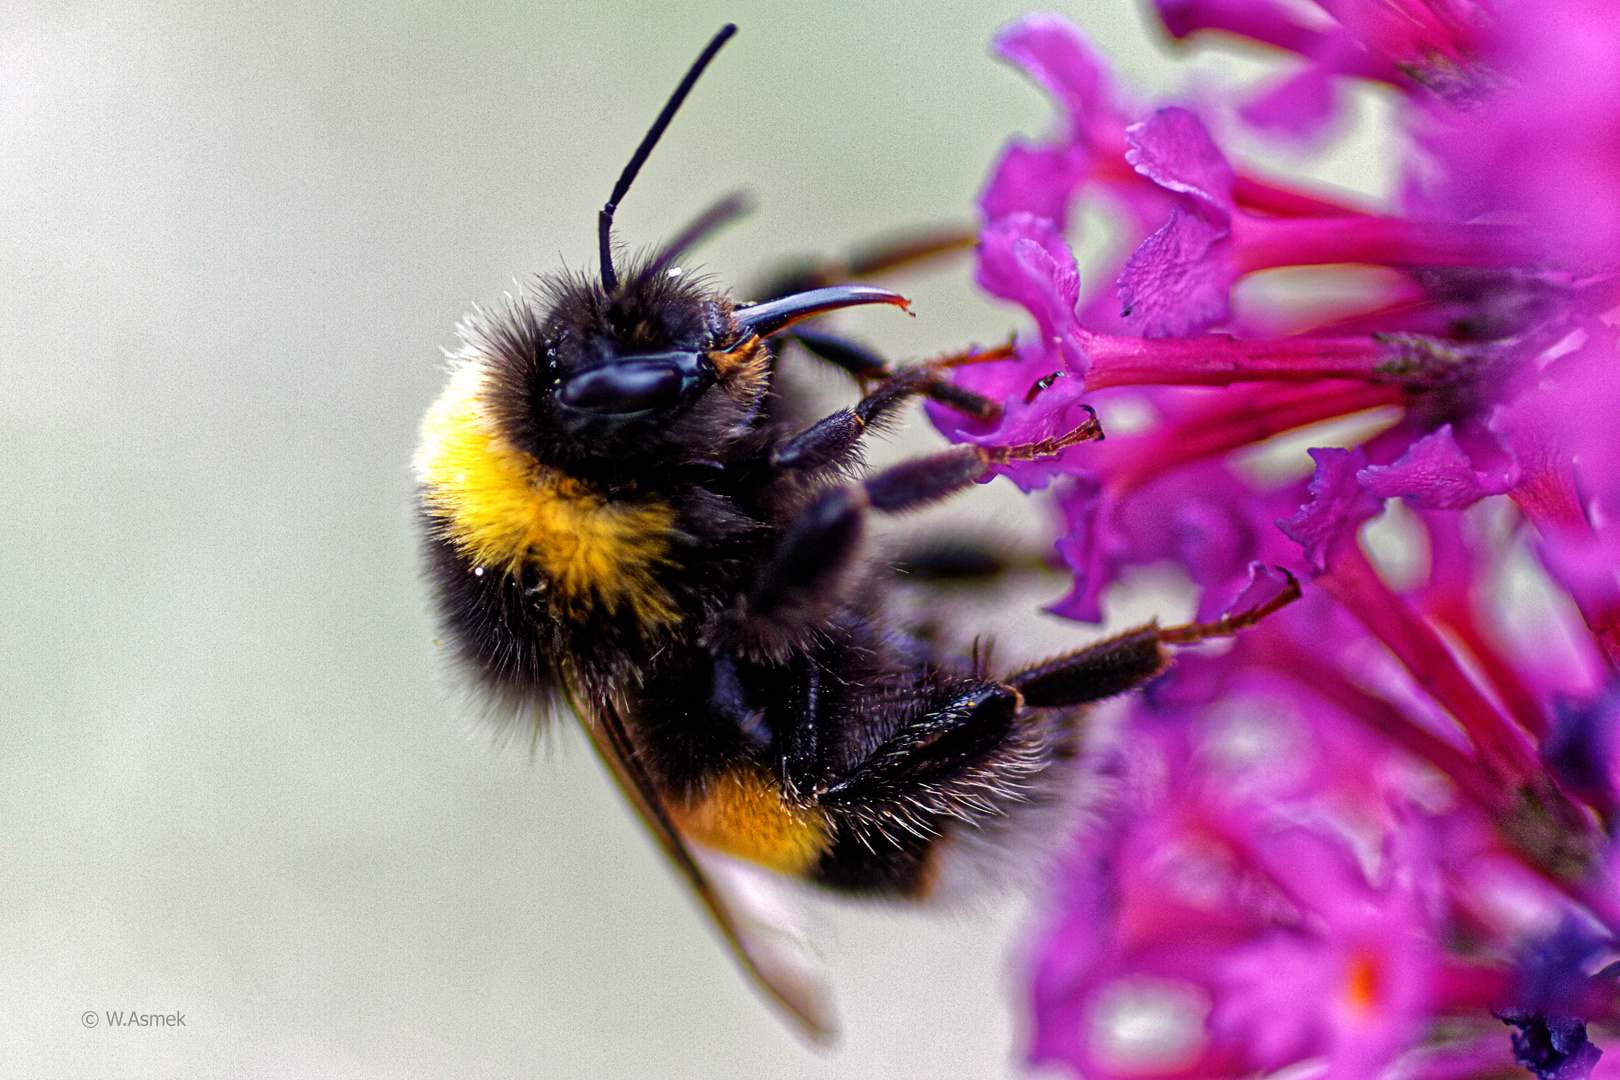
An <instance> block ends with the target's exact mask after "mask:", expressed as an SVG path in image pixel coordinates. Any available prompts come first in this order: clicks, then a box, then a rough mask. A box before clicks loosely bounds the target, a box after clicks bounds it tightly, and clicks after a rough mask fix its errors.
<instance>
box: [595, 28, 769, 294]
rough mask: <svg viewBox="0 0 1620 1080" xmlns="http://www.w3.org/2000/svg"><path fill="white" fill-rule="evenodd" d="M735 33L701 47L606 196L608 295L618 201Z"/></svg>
mask: <svg viewBox="0 0 1620 1080" xmlns="http://www.w3.org/2000/svg"><path fill="white" fill-rule="evenodd" d="M736 32H737V26H736V24H735V23H726V25H724V26H722V27H721V28H720V32H719V33H718V34H716V35H714V38H713V40H711V41H710V42H709V44H708V46H707V47H706V48H704V50H703V52H702V53H701V54H700V55H699V56H698V58H697V60H696V61H694V62H693V64H692V67H691V69H690V70H688V71H687V73H686V78H684V79H682V80H681V84H680V85H679V86H677V87H676V88H675V92H674V93H673V94H671V95H670V96H669V101H667V102H666V103H665V104H664V111H663V112H661V113H659V114H658V119H657V120H654V121H653V126H652V127H650V128H648V129H647V134H646V135H645V136H644V137H643V138H642V140H641V145H640V146H638V147H636V152H635V153H634V154H633V155H631V157H630V164H628V165H626V166H625V167H624V172H622V173H620V174H619V182H618V183H617V184H614V185H613V194H612V195H610V196H608V201H607V205H606V206H604V207H602V212H601V213H600V214H598V215H597V219H596V224H597V239H598V241H599V242H600V244H601V247H602V288H603V289H605V290H606V291H607V292H609V293H612V292H613V291H614V290H616V289H617V288H618V287H619V276H618V275H617V274H615V273H614V272H613V251H612V234H613V211H615V210H617V209H618V208H619V200H620V199H622V198H624V195H625V192H627V191H629V190H630V185H631V184H633V183H634V182H635V179H636V174H637V173H638V172H640V171H641V167H642V166H643V165H644V164H646V162H647V155H649V154H651V153H652V150H653V147H655V146H657V145H658V140H659V139H660V138H662V137H663V134H664V129H665V128H667V127H669V122H670V121H671V120H673V119H675V111H676V110H677V109H679V108H680V107H681V102H683V101H685V100H686V95H687V94H689V93H691V92H692V86H693V85H694V84H695V83H696V82H697V81H698V76H700V75H702V74H703V69H704V68H706V67H708V66H709V61H710V60H713V59H714V54H715V53H717V52H719V51H720V46H722V45H724V44H725V43H726V42H727V41H728V40H729V39H730V38H731V35H733V34H735V33H736Z"/></svg>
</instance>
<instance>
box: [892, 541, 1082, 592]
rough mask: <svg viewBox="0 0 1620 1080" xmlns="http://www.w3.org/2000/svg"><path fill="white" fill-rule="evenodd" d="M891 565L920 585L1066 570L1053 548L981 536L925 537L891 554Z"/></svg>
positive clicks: (984, 581) (975, 582)
mask: <svg viewBox="0 0 1620 1080" xmlns="http://www.w3.org/2000/svg"><path fill="white" fill-rule="evenodd" d="M888 561H889V567H890V569H892V570H893V571H894V573H895V574H897V575H899V576H900V577H901V578H902V579H903V580H904V581H905V582H906V583H909V584H918V585H981V584H991V583H994V582H996V581H999V580H1000V579H1002V578H1005V577H1007V576H1008V575H1011V574H1019V573H1044V572H1046V571H1055V570H1060V569H1062V564H1061V563H1058V562H1055V561H1054V557H1053V555H1052V553H1051V551H1050V549H1045V548H1014V547H1009V546H1008V545H1006V544H1001V543H997V542H996V541H994V540H990V539H988V538H986V537H980V536H954V535H942V536H924V537H919V538H915V539H912V540H908V541H907V542H906V543H905V545H904V546H902V547H901V548H899V549H898V550H896V551H894V552H893V554H891V555H890V556H889V560H888Z"/></svg>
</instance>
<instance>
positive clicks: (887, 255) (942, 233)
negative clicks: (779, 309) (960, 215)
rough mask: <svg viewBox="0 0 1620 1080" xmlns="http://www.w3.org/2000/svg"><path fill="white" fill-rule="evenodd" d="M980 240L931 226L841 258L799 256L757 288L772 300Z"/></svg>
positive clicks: (933, 256)
mask: <svg viewBox="0 0 1620 1080" xmlns="http://www.w3.org/2000/svg"><path fill="white" fill-rule="evenodd" d="M978 242H979V234H978V232H977V231H976V230H974V229H933V230H929V231H926V232H918V233H911V234H909V235H905V236H898V237H891V238H890V239H887V240H881V241H878V242H877V243H874V244H870V245H868V246H866V247H863V248H858V249H857V250H855V251H854V252H851V253H850V254H849V255H848V256H845V257H843V258H837V257H833V258H824V259H802V260H799V261H797V262H793V263H789V264H787V265H785V266H783V267H782V268H781V269H780V270H777V271H776V272H775V273H774V274H772V275H771V276H770V277H769V278H767V279H766V284H765V287H764V288H763V289H761V290H760V299H761V300H762V301H764V300H775V299H777V298H778V297H783V296H790V295H792V294H793V293H798V292H805V291H807V290H809V289H820V288H825V287H826V286H828V285H840V284H843V283H844V282H847V281H850V280H851V279H857V280H858V279H860V278H868V277H875V276H876V275H878V274H882V273H887V272H888V271H890V270H900V269H904V268H906V267H911V266H916V265H919V264H921V263H925V262H930V261H932V260H934V259H939V258H944V257H946V256H949V255H955V254H957V253H959V252H963V251H969V250H971V249H972V247H973V245H975V244H977V243H978Z"/></svg>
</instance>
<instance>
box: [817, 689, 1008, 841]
mask: <svg viewBox="0 0 1620 1080" xmlns="http://www.w3.org/2000/svg"><path fill="white" fill-rule="evenodd" d="M1017 716H1018V693H1017V691H1015V690H1013V689H1012V688H1011V687H1009V686H1001V685H997V684H995V683H987V684H983V685H978V686H974V687H973V688H972V689H971V690H968V691H966V692H964V693H962V694H961V695H960V696H958V697H957V698H956V699H954V700H953V701H951V702H949V703H948V704H946V705H944V706H942V707H940V708H937V709H933V710H930V711H928V712H925V713H923V714H921V715H920V716H917V717H914V718H913V719H912V720H911V721H910V722H909V723H907V724H906V725H905V726H904V727H902V728H901V729H900V730H899V731H898V732H896V733H895V734H894V735H892V736H891V737H890V738H889V739H888V740H886V741H885V742H884V743H883V744H882V745H880V746H878V747H877V748H876V749H875V750H873V751H872V753H871V754H870V755H869V756H868V757H867V758H866V759H865V760H864V761H862V762H861V763H860V764H859V765H857V766H856V767H855V768H854V769H852V770H851V771H850V772H849V773H847V774H846V775H844V776H842V777H840V778H838V779H837V780H836V781H834V782H832V783H827V784H825V785H823V786H822V787H821V788H820V790H818V791H816V792H815V794H816V798H817V802H819V803H821V804H822V805H823V806H829V807H847V806H855V805H858V804H862V803H884V802H890V803H892V802H908V801H909V802H912V803H915V804H917V805H919V806H926V805H928V804H929V803H932V802H938V805H937V806H931V807H930V809H931V810H934V811H936V812H938V811H943V810H945V809H947V808H948V804H947V803H945V802H943V801H939V800H940V798H941V795H942V793H941V792H939V791H938V788H940V786H941V785H944V786H946V787H950V786H951V785H952V783H953V782H954V781H960V780H961V778H962V777H963V775H964V772H965V771H968V770H971V769H972V768H974V767H976V766H979V765H981V764H982V763H983V762H985V761H986V759H988V758H990V757H991V756H992V755H993V753H994V751H995V750H996V749H997V748H998V747H1000V746H1001V745H1002V743H1003V742H1005V741H1006V738H1007V736H1008V734H1009V733H1010V732H1011V731H1012V728H1013V723H1014V721H1015V720H1016V719H1017ZM953 797H954V798H962V799H971V795H970V794H969V793H968V792H967V791H966V790H965V789H964V790H962V791H960V792H957V793H954V794H953V795H944V796H943V798H945V799H950V798H953ZM969 808H970V807H968V806H963V807H961V809H963V810H967V809H969ZM971 809H973V810H977V811H979V812H981V813H983V812H994V811H993V808H991V807H990V806H988V805H977V804H975V805H973V806H972V807H971Z"/></svg>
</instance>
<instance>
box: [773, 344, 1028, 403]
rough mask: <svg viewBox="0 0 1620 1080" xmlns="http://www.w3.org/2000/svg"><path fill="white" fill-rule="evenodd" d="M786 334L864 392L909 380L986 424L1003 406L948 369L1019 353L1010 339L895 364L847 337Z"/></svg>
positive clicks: (915, 387) (916, 388)
mask: <svg viewBox="0 0 1620 1080" xmlns="http://www.w3.org/2000/svg"><path fill="white" fill-rule="evenodd" d="M783 336H784V337H786V338H787V339H788V340H790V341H792V342H795V343H796V344H799V345H802V346H803V347H804V349H805V351H807V352H809V353H810V354H811V355H812V356H815V357H817V358H818V359H821V360H825V361H827V362H828V363H830V364H833V365H834V366H836V367H840V368H842V369H843V370H845V371H847V372H848V373H849V374H850V375H852V376H854V377H855V381H856V382H857V383H859V384H860V387H861V392H862V393H866V392H867V388H868V387H869V386H871V385H872V384H874V383H878V384H882V383H886V382H889V381H892V380H909V381H910V382H911V385H912V389H911V391H910V393H920V394H923V395H924V396H925V397H928V398H929V399H931V400H933V401H937V402H938V403H939V404H941V405H943V406H945V407H946V408H947V409H952V410H954V411H956V412H959V413H961V414H962V415H963V416H966V417H969V418H971V419H974V420H978V421H980V422H981V423H985V424H994V423H996V422H997V421H999V420H1000V419H1001V406H1000V405H999V404H998V403H996V402H994V401H991V400H989V399H988V398H985V397H982V396H981V395H979V394H975V393H974V392H973V391H971V390H967V389H964V388H963V387H960V386H957V385H956V384H955V383H953V382H951V381H950V380H949V379H947V378H946V377H945V373H946V372H947V371H949V370H950V369H951V368H957V367H962V366H964V365H966V364H984V363H989V362H991V361H993V360H1007V359H1010V358H1012V357H1013V356H1014V355H1016V354H1015V352H1014V350H1013V346H1012V344H1011V343H1008V344H1006V345H998V346H996V347H995V348H993V349H977V348H971V349H965V350H963V351H962V352H957V353H949V354H947V355H945V356H938V357H935V358H934V359H932V360H926V361H924V362H922V363H920V364H917V365H915V366H912V367H905V368H894V367H891V366H890V365H889V364H888V363H886V362H885V361H884V360H883V358H882V357H880V356H878V355H877V354H876V353H874V352H873V351H872V350H870V349H868V348H866V347H865V346H864V345H859V344H857V343H855V342H853V341H850V340H848V339H847V338H841V337H834V336H833V335H830V334H820V333H815V332H813V331H809V330H799V329H793V330H788V331H785V332H784V333H783Z"/></svg>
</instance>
